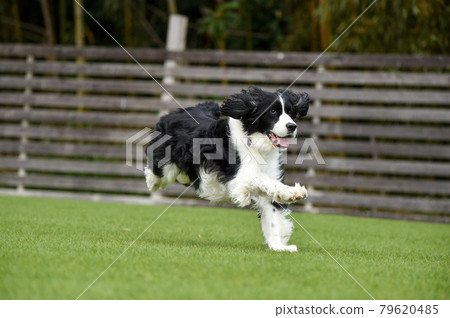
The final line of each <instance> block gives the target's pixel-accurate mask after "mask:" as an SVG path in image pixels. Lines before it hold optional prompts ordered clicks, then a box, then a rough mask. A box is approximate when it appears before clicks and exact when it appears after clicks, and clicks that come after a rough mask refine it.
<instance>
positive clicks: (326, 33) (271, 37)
mask: <svg viewBox="0 0 450 318" xmlns="http://www.w3.org/2000/svg"><path fill="white" fill-rule="evenodd" d="M372 1H373V0H342V1H333V0H303V1H298V0H285V1H277V0H220V1H215V2H212V1H210V0H195V1H194V0H184V1H178V2H177V1H175V0H153V1H147V0H103V1H84V6H85V7H86V9H87V10H88V11H89V12H90V13H91V14H92V15H93V16H94V17H96V19H98V20H99V21H100V22H101V23H102V25H103V26H104V27H105V28H106V29H107V30H108V31H109V32H110V33H111V34H113V35H114V37H115V38H116V39H117V40H118V41H119V42H121V43H123V44H125V45H128V46H144V47H164V39H165V38H166V32H167V22H168V16H169V14H170V12H172V11H174V10H175V11H174V12H178V13H179V14H184V15H186V16H188V17H189V32H188V38H187V41H188V42H187V47H188V48H220V49H224V48H226V49H232V50H237V49H240V50H242V49H247V50H252V49H254V50H264V51H267V50H285V51H320V50H322V49H324V48H325V47H326V46H328V45H329V44H330V43H331V42H332V41H333V40H334V39H335V38H336V37H337V36H338V35H339V34H340V33H341V32H343V31H344V30H345V28H347V26H348V25H350V23H352V22H353V21H354V20H355V19H356V17H358V15H359V14H360V13H361V12H362V11H363V10H364V9H365V8H367V6H369V5H370V3H371V2H372ZM449 2H450V1H448V0H396V1H389V0H378V1H377V2H376V3H375V4H374V5H373V6H372V7H371V8H370V10H368V11H367V12H366V13H365V14H364V15H363V16H362V17H361V18H360V19H359V20H358V22H357V23H356V24H355V25H353V26H352V27H351V28H350V29H349V30H348V31H347V32H346V33H345V34H344V35H343V36H342V38H341V40H339V41H337V42H336V43H335V44H334V45H333V46H332V47H331V48H330V51H337V52H367V53H428V54H445V53H447V54H448V53H449V52H450V40H449V39H450V23H449V21H450V19H448V17H449V16H450V5H449ZM74 9H75V7H74V2H73V1H68V0H59V1H48V0H2V1H0V41H2V42H25V43H48V42H49V40H50V42H54V43H64V44H69V43H75V38H74V30H73V28H74V23H75V18H74V14H73V10H74ZM84 26H85V28H84V37H85V39H86V41H87V42H86V43H87V44H96V45H115V43H114V41H112V40H111V39H110V38H109V37H108V36H106V35H105V33H104V31H103V30H102V29H101V28H100V27H99V26H98V25H96V23H95V22H94V21H92V20H91V19H85V23H84Z"/></svg>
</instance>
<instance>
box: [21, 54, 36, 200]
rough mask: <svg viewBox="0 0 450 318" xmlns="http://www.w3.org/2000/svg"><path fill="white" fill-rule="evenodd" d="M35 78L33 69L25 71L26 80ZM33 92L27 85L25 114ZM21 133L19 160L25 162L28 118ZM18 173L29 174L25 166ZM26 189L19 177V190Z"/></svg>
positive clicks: (30, 58) (22, 124)
mask: <svg viewBox="0 0 450 318" xmlns="http://www.w3.org/2000/svg"><path fill="white" fill-rule="evenodd" d="M26 63H27V64H29V65H31V64H32V63H34V56H32V55H28V56H27V58H26ZM32 78H33V71H31V70H28V71H26V73H25V79H26V80H30V79H32ZM32 93H33V91H32V89H31V88H30V87H28V86H26V87H25V90H24V92H23V94H24V98H25V103H24V104H23V108H22V109H23V114H24V116H25V114H26V113H27V112H29V111H30V108H31V106H30V103H29V102H28V101H27V99H28V98H29V97H31V94H32ZM20 126H21V134H20V150H19V158H18V159H19V162H23V161H25V160H27V153H26V145H27V143H28V136H27V128H28V126H29V122H28V120H27V119H22V121H21V123H20ZM17 175H18V176H19V178H25V177H26V175H27V171H26V170H25V168H22V167H20V168H19V170H18V171H17ZM24 190H25V187H24V185H23V182H21V180H20V179H19V182H18V183H17V192H23V191H24Z"/></svg>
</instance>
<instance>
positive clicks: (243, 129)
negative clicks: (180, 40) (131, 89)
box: [145, 87, 310, 252]
mask: <svg viewBox="0 0 450 318" xmlns="http://www.w3.org/2000/svg"><path fill="white" fill-rule="evenodd" d="M309 101H310V97H309V95H308V94H306V93H300V94H296V93H293V92H292V91H289V90H288V91H284V90H279V91H277V92H275V93H271V92H266V91H263V90H261V89H259V88H256V87H250V88H248V89H245V90H242V91H241V92H240V93H237V94H234V95H232V96H231V97H230V98H228V99H226V100H225V101H224V102H223V104H222V106H221V107H220V106H219V105H218V104H217V103H215V102H211V101H209V102H204V103H201V104H199V105H197V106H195V107H190V108H187V109H185V110H184V109H179V110H176V111H174V112H172V113H170V114H168V115H165V116H163V117H161V119H160V121H159V122H158V123H157V125H156V127H155V130H156V131H157V132H159V133H160V134H159V135H158V136H157V137H155V138H153V139H152V140H151V141H150V143H149V144H148V145H147V158H148V165H147V167H146V169H145V175H146V181H147V186H148V187H149V189H150V191H155V190H157V189H158V188H164V187H165V186H167V185H168V184H171V183H173V182H176V181H178V182H179V183H182V184H185V185H189V184H192V185H193V186H194V187H195V189H196V191H197V193H198V195H199V196H200V197H202V198H205V199H208V200H211V201H214V202H232V203H235V204H237V205H238V206H250V205H251V206H253V207H254V208H255V209H256V210H257V211H258V215H259V216H260V218H261V227H262V232H263V235H264V237H265V241H266V243H267V245H268V247H269V248H270V249H272V250H277V251H291V252H293V251H297V247H296V246H295V245H287V243H288V240H289V238H290V236H291V234H292V229H293V224H292V222H291V221H290V220H289V219H288V218H286V216H287V214H289V213H290V211H289V210H287V209H286V205H285V204H289V203H292V202H295V201H297V200H301V199H305V198H306V197H307V192H306V189H305V188H304V187H302V186H300V185H299V184H295V185H294V186H288V185H285V184H283V183H282V181H283V176H284V167H283V165H282V163H281V152H282V151H285V150H286V148H287V147H288V145H289V139H288V138H294V137H296V135H297V126H296V124H295V122H294V119H299V118H300V117H303V116H305V115H306V114H307V112H308V106H309ZM187 113H189V114H187ZM189 115H190V116H189ZM221 115H223V116H225V117H221ZM191 116H192V117H193V118H195V120H196V121H197V122H198V124H197V123H196V122H195V121H194V120H193V119H192V118H191Z"/></svg>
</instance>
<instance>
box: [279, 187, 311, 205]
mask: <svg viewBox="0 0 450 318" xmlns="http://www.w3.org/2000/svg"><path fill="white" fill-rule="evenodd" d="M307 197H308V191H306V188H305V187H302V186H300V184H298V183H296V184H295V186H293V187H289V186H286V187H285V188H284V189H280V190H279V191H278V192H277V193H276V195H275V197H274V200H275V201H276V202H280V203H293V202H295V201H298V200H304V199H306V198H307Z"/></svg>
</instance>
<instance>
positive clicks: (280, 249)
mask: <svg viewBox="0 0 450 318" xmlns="http://www.w3.org/2000/svg"><path fill="white" fill-rule="evenodd" d="M269 249H271V250H272V251H276V252H291V253H293V252H297V246H296V245H282V244H276V245H269Z"/></svg>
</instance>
